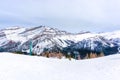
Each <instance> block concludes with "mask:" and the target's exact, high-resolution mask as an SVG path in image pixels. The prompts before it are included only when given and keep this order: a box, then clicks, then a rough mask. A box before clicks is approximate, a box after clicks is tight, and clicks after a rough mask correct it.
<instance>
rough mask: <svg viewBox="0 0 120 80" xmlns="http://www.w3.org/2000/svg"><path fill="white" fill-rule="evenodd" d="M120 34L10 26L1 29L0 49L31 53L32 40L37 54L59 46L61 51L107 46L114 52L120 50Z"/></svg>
mask: <svg viewBox="0 0 120 80" xmlns="http://www.w3.org/2000/svg"><path fill="white" fill-rule="evenodd" d="M119 35H120V31H114V32H108V33H90V32H80V33H78V34H73V33H68V32H66V31H62V30H58V29H55V28H50V27H45V26H39V27H32V28H23V27H10V28H6V29H3V30H0V51H12V52H15V51H22V52H28V53H29V48H30V47H29V46H30V42H32V52H33V53H34V54H37V55H39V54H41V53H42V52H44V51H45V50H46V49H47V50H49V51H50V50H52V51H54V50H53V49H54V48H55V47H57V48H58V49H59V50H60V51H63V50H64V49H65V48H69V47H71V48H73V46H74V47H75V48H77V49H83V48H84V49H89V50H95V51H96V52H99V50H100V49H101V51H103V52H104V51H105V50H103V49H102V48H106V49H107V51H110V52H112V54H114V53H116V52H118V48H119V46H120V36H119ZM98 48H99V49H98ZM111 50H112V51H111ZM109 54H110V53H109Z"/></svg>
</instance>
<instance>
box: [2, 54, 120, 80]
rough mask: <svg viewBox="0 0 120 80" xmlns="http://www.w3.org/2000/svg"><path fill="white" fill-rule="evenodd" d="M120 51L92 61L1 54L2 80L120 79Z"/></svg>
mask: <svg viewBox="0 0 120 80" xmlns="http://www.w3.org/2000/svg"><path fill="white" fill-rule="evenodd" d="M119 75H120V54H116V55H111V56H107V57H102V58H96V59H89V60H79V61H77V60H72V61H69V60H67V59H61V60H59V59H50V58H43V57H37V56H26V55H19V54H11V53H0V80H120V79H119Z"/></svg>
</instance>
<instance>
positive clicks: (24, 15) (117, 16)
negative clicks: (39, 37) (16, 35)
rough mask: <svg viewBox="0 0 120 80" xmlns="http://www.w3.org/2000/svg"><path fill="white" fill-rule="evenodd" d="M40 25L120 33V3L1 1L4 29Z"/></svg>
mask: <svg viewBox="0 0 120 80" xmlns="http://www.w3.org/2000/svg"><path fill="white" fill-rule="evenodd" d="M39 25H45V26H49V27H55V28H58V29H62V30H67V31H69V32H79V31H81V30H84V31H94V32H105V31H114V30H118V29H119V30H120V0H0V28H4V27H11V26H23V27H31V26H39Z"/></svg>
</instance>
